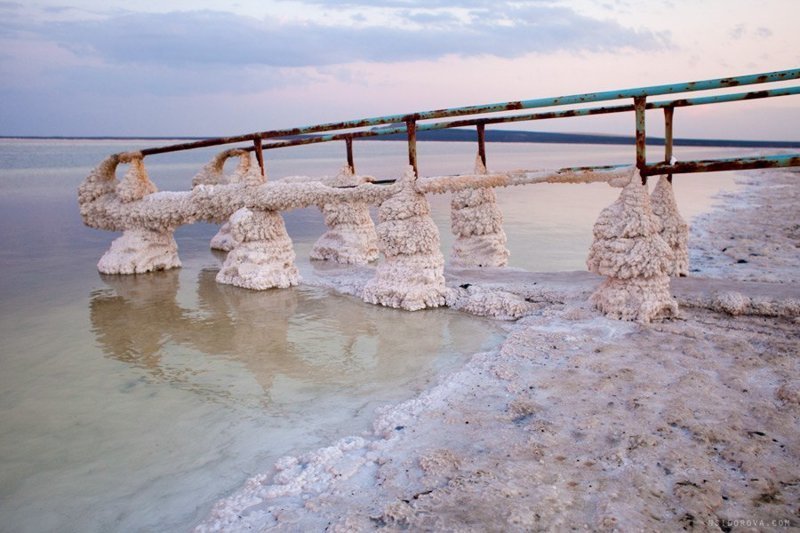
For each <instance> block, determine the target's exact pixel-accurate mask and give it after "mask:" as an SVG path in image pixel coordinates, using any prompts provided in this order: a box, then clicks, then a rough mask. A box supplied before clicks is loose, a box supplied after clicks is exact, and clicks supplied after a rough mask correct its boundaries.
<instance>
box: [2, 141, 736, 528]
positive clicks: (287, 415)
mask: <svg viewBox="0 0 800 533" xmlns="http://www.w3.org/2000/svg"><path fill="white" fill-rule="evenodd" d="M148 144H151V143H147V142H143V143H137V142H132V141H67V140H64V141H10V140H0V266H2V270H3V276H2V278H1V279H0V319H1V320H0V336H1V338H2V339H3V343H2V350H0V466H1V467H0V531H15V532H17V531H129V530H141V531H169V530H175V529H186V528H188V527H189V526H191V525H192V524H193V523H195V522H197V521H198V520H199V519H202V518H203V517H204V516H205V514H206V513H207V512H208V509H209V508H210V506H211V505H212V504H213V502H214V501H215V499H217V498H219V497H221V496H223V495H225V494H227V493H229V492H230V491H232V490H234V489H235V488H237V487H238V486H239V485H240V484H241V483H242V482H243V481H244V480H245V479H246V478H247V477H249V476H251V475H253V474H255V473H258V472H262V471H267V470H268V469H269V467H270V465H271V464H272V462H274V460H275V459H276V458H277V457H278V456H280V455H284V454H287V453H297V452H300V451H303V450H308V449H313V448H316V447H319V446H322V445H325V444H327V443H330V442H331V441H333V440H335V439H336V438H338V437H341V436H345V435H348V434H352V433H357V432H359V431H362V430H364V429H365V428H367V427H368V425H369V421H370V419H371V418H372V416H373V413H374V410H375V408H376V407H378V406H380V405H383V404H386V403H394V402H398V401H400V400H402V399H404V398H407V397H410V396H411V395H413V394H414V393H415V392H417V391H419V390H421V389H422V388H424V387H425V386H426V384H428V383H430V382H431V381H433V380H436V379H437V376H440V375H442V373H444V372H447V371H448V370H449V369H453V368H456V367H457V366H458V365H459V364H461V363H462V362H463V361H464V360H465V358H466V357H468V356H469V355H470V354H472V353H475V352H477V351H480V350H482V349H488V348H490V347H492V346H494V345H496V344H497V343H498V342H499V341H500V340H501V338H502V329H501V327H500V326H499V325H498V324H495V323H493V322H491V321H488V320H482V319H477V318H474V317H469V316H465V315H461V314H458V313H455V312H452V311H449V310H447V309H437V310H427V311H423V312H417V313H406V312H401V311H396V310H391V309H385V308H381V307H376V306H370V305H366V304H363V303H362V302H360V301H359V300H357V299H354V298H349V297H343V296H338V295H335V294H332V293H330V292H329V291H327V290H324V289H320V288H315V287H310V286H307V285H301V286H300V287H297V288H294V289H289V290H280V291H265V292H251V291H246V290H241V289H238V288H234V287H229V286H224V285H219V284H217V283H215V281H214V275H215V274H216V271H217V270H218V269H219V265H220V263H221V260H222V255H221V254H214V253H212V252H210V251H209V250H208V247H207V243H208V240H209V239H210V237H211V236H212V235H213V234H214V232H215V231H216V227H214V226H211V225H208V224H196V225H193V226H190V227H186V228H181V229H179V230H178V231H177V232H176V240H177V242H178V245H179V248H180V254H181V259H182V261H183V265H184V266H183V268H182V269H180V270H175V271H170V272H162V273H154V274H148V275H140V276H129V277H125V276H100V275H99V274H98V273H97V271H96V267H95V265H96V262H97V260H98V259H99V257H100V256H101V255H102V253H103V251H104V250H105V249H106V248H107V247H108V246H109V244H110V242H111V240H112V239H113V238H114V237H115V235H114V234H111V233H107V232H100V231H96V230H92V229H89V228H86V227H84V226H83V225H82V223H81V221H80V218H79V216H78V213H77V202H76V188H77V186H78V184H79V183H80V181H81V180H82V179H83V177H84V176H85V175H86V174H87V173H88V171H89V170H90V168H91V167H92V166H94V165H95V164H96V163H97V162H99V161H100V159H102V158H103V157H104V156H106V155H107V154H109V153H113V152H117V151H123V150H130V149H135V148H141V147H143V146H146V145H148ZM630 151H631V149H630V148H626V147H595V146H589V147H586V146H583V147H581V146H568V145H490V148H489V157H490V160H489V161H490V165H489V166H490V168H497V169H510V168H520V167H525V168H536V167H557V166H566V165H577V164H589V163H597V164H603V163H618V162H624V161H626V160H628V158H629V156H630ZM213 152H214V151H213V150H204V151H201V152H199V153H197V154H174V155H172V156H171V157H170V156H156V157H153V158H152V160H151V159H150V158H148V161H147V164H148V171H149V173H150V175H151V178H152V179H153V180H154V181H155V182H156V183H157V184H158V185H159V187H160V188H161V189H163V190H171V189H174V190H178V189H186V188H187V187H188V184H189V183H190V181H191V177H192V175H193V174H194V172H196V171H197V170H198V169H199V167H200V165H201V164H202V163H204V162H205V161H207V160H208V159H209V158H210V157H211V155H212V154H213ZM706 152H708V151H707V150H705V151H703V153H706ZM719 152H723V153H725V151H717V153H719ZM343 155H344V154H343V148H342V147H334V146H322V147H317V146H311V147H304V149H299V148H298V149H290V150H286V151H285V153H281V154H279V153H277V152H268V153H267V156H268V164H267V169H268V171H269V173H270V175H271V176H272V177H274V178H279V177H282V176H285V175H291V174H308V175H324V174H328V175H330V174H334V173H335V172H336V171H337V168H338V166H340V165H341V162H342V159H343ZM419 155H420V162H421V172H422V173H423V174H428V175H430V174H445V173H457V172H461V173H463V172H468V171H470V170H471V167H472V165H473V158H474V147H473V146H471V145H467V144H450V143H422V144H420V147H419ZM494 161H496V162H497V164H496V165H493V164H492V163H493V162H494ZM404 162H405V145H404V144H403V143H393V142H373V143H362V144H358V145H357V146H356V163H357V165H358V166H359V171H361V172H364V173H371V174H375V175H378V176H386V177H396V176H397V175H398V174H399V173H400V172H402V168H403V165H404ZM731 183H732V177H731V175H729V174H728V175H717V176H704V177H702V178H695V177H676V194H677V196H678V201H679V204H680V206H681V208H682V210H683V212H684V215H685V216H687V218H689V217H690V216H692V215H693V214H696V213H697V212H699V211H701V210H703V209H705V208H707V206H708V205H709V204H710V202H711V200H710V196H711V194H713V192H715V191H716V190H718V189H719V188H720V187H730V186H731ZM617 193H618V191H617V190H614V189H611V188H609V187H607V186H605V185H599V184H594V185H539V186H535V187H521V188H515V189H505V190H501V191H498V196H499V200H500V205H501V208H502V209H503V211H504V216H505V220H506V226H505V227H506V232H507V233H508V237H509V248H510V249H511V252H512V256H511V265H512V266H519V267H524V268H528V269H531V270H574V269H582V268H583V262H584V261H585V256H586V250H587V249H588V246H589V242H590V237H591V225H592V223H593V221H594V219H595V218H596V216H597V213H598V212H599V210H600V209H601V208H602V207H604V206H605V205H607V204H608V203H610V202H611V201H613V199H614V198H615V196H616V194H617ZM431 200H432V204H433V206H434V218H435V219H436V220H437V222H438V223H439V225H440V229H441V232H442V240H443V249H444V251H445V255H447V253H448V250H449V245H450V243H451V242H452V237H451V236H450V232H449V206H448V203H449V199H448V197H447V196H440V197H433V198H431ZM286 223H287V229H288V231H289V234H290V235H291V237H292V238H293V240H294V241H295V245H296V250H297V251H298V262H299V267H300V268H301V271H302V272H303V273H304V275H307V274H309V273H310V271H311V266H310V264H309V262H308V261H307V260H305V257H306V256H307V252H308V250H309V249H310V248H311V245H312V243H313V242H314V240H315V239H316V238H317V237H318V236H319V235H320V234H321V233H322V232H323V231H324V226H323V223H322V217H321V215H320V214H319V213H318V212H317V211H316V210H312V209H303V210H298V211H295V212H291V213H288V214H287V215H286ZM408 339H414V342H413V343H410V342H408Z"/></svg>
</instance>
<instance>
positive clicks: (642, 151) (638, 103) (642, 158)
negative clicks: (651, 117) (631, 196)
mask: <svg viewBox="0 0 800 533" xmlns="http://www.w3.org/2000/svg"><path fill="white" fill-rule="evenodd" d="M646 100H647V98H646V97H644V96H635V97H634V98H633V106H634V109H635V110H636V168H638V169H639V172H640V173H642V183H643V184H646V183H647V176H645V175H644V170H645V167H646V166H647V153H646V147H647V136H646V134H645V129H644V110H645V105H646Z"/></svg>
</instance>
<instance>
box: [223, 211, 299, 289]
mask: <svg viewBox="0 0 800 533" xmlns="http://www.w3.org/2000/svg"><path fill="white" fill-rule="evenodd" d="M230 222H231V232H232V235H233V238H234V239H235V240H236V242H238V244H237V245H236V247H235V248H234V249H233V250H231V251H230V252H229V253H228V256H227V257H226V258H225V263H224V264H223V265H222V268H221V269H220V271H219V273H218V274H217V281H218V282H219V283H226V284H228V285H236V286H237V287H244V288H246V289H254V290H264V289H270V288H272V287H279V288H284V289H285V288H287V287H291V286H293V285H297V284H298V283H299V282H300V273H299V272H298V271H297V268H296V267H295V266H294V259H295V253H294V249H293V248H292V241H291V239H290V238H289V235H288V234H287V233H286V226H285V225H284V223H283V218H282V217H281V215H280V214H279V213H277V212H275V211H257V210H252V211H251V210H250V209H247V208H242V209H239V210H238V211H236V212H235V213H234V214H233V215H232V216H231V219H230Z"/></svg>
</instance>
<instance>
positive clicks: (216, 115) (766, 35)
mask: <svg viewBox="0 0 800 533" xmlns="http://www.w3.org/2000/svg"><path fill="white" fill-rule="evenodd" d="M798 20H800V1H799V0H761V1H755V0H638V1H637V0H527V1H509V2H503V1H496V0H459V1H456V0H386V1H383V2H373V1H367V0H238V1H236V0H234V1H233V2H217V1H213V0H159V1H157V2H155V1H152V0H140V1H137V2H125V1H120V0H72V1H71V2H69V3H63V2H61V1H59V0H24V2H23V1H19V2H17V1H3V0H0V135H26V136H27V135H34V136H36V135H42V136H47V135H58V136H84V135H86V136H101V135H113V136H136V135H141V136H145V135H150V136H170V135H176V136H177V135H183V136H223V135H233V134H239V133H247V132H253V131H262V130H268V129H274V128H285V127H294V126H304V125H309V124H315V123H321V122H329V121H339V120H347V119H356V118H364V117H372V116H378V115H387V114H401V113H408V112H412V111H424V110H429V109H438V108H443V107H455V106H461V105H472V104H485V103H493V102H503V101H509V100H519V99H532V98H540V97H551V96H558V95H564V94H575V93H583V92H594V91H600V90H612V89H624V88H629V87H638V86H645V85H655V84H662V83H677V82H684V81H692V80H698V79H708V78H717V77H725V76H735V75H742V74H750V73H761V72H771V71H775V70H785V69H791V68H797V67H800V32H798V29H797V27H796V26H797V21H798ZM798 84H800V82H799V81H795V82H794V83H793V84H792V83H789V84H788V85H798ZM655 113H656V112H655V111H654V112H649V113H648V115H647V119H648V133H652V134H658V133H659V132H661V131H663V128H662V127H661V123H662V120H663V119H662V118H661V116H660V115H657V114H655ZM512 128H514V129H534V130H540V131H561V132H582V133H612V134H620V133H621V134H632V130H633V118H632V116H631V115H630V114H624V115H614V116H604V117H586V118H572V119H565V120H550V121H538V122H535V123H516V124H514V125H513V126H512ZM675 135H676V136H677V137H700V138H703V137H704V138H750V139H786V140H800V95H798V96H786V97H782V98H774V99H770V100H762V101H758V102H745V103H727V104H721V105H715V106H702V107H694V108H686V109H679V110H678V111H677V112H676V117H675Z"/></svg>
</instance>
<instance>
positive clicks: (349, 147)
mask: <svg viewBox="0 0 800 533" xmlns="http://www.w3.org/2000/svg"><path fill="white" fill-rule="evenodd" d="M344 142H345V144H346V145H347V166H349V167H350V171H351V172H352V173H353V174H355V173H356V164H355V162H354V160H353V136H352V135H351V136H349V137H345V139H344Z"/></svg>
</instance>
